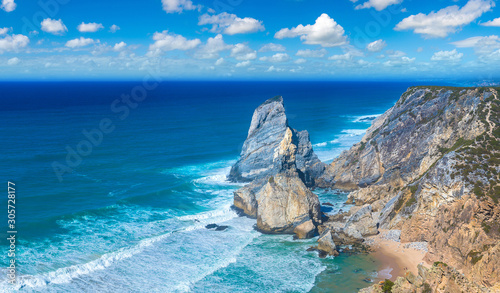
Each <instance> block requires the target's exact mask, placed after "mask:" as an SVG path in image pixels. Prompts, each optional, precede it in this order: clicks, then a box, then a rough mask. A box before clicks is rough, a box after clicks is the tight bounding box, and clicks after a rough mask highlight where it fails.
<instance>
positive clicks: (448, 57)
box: [431, 49, 464, 63]
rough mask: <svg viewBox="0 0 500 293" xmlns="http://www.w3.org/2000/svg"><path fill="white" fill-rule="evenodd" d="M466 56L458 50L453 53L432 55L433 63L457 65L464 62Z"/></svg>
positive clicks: (440, 52)
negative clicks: (441, 62) (442, 62)
mask: <svg viewBox="0 0 500 293" xmlns="http://www.w3.org/2000/svg"><path fill="white" fill-rule="evenodd" d="M463 56H464V54H462V53H458V51H457V49H453V50H452V51H439V52H436V53H434V55H432V57H431V60H432V61H445V62H450V63H457V62H460V61H461V60H462V57H463Z"/></svg>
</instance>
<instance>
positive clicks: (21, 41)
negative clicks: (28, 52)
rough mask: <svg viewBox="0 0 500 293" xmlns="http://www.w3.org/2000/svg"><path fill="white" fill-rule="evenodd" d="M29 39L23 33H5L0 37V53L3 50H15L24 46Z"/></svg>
mask: <svg viewBox="0 0 500 293" xmlns="http://www.w3.org/2000/svg"><path fill="white" fill-rule="evenodd" d="M29 42H30V40H29V39H28V37H27V36H25V35H7V36H5V37H4V38H1V39H0V54H3V53H4V52H11V51H12V52H17V51H19V50H20V49H22V48H24V47H26V46H27V45H28V44H29Z"/></svg>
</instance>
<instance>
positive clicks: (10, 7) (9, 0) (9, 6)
mask: <svg viewBox="0 0 500 293" xmlns="http://www.w3.org/2000/svg"><path fill="white" fill-rule="evenodd" d="M16 6H17V4H16V3H15V2H14V0H2V6H0V7H1V8H2V9H3V10H5V11H7V12H11V11H14V10H15V9H16Z"/></svg>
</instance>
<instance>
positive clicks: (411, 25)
mask: <svg viewBox="0 0 500 293" xmlns="http://www.w3.org/2000/svg"><path fill="white" fill-rule="evenodd" d="M494 6H495V2H493V1H492V0H469V2H467V4H465V6H463V7H462V8H460V7H458V6H457V5H453V6H448V7H446V8H443V9H441V10H439V11H437V12H434V11H433V12H431V13H429V14H423V13H419V14H416V15H411V16H409V17H407V18H405V19H403V20H402V21H401V22H400V23H398V24H397V25H396V27H395V28H394V29H395V30H398V31H402V30H413V32H414V33H416V34H421V35H422V36H423V37H425V38H438V37H440V38H444V37H446V36H448V35H449V34H451V33H454V32H456V31H457V30H460V29H461V27H463V26H465V25H467V24H469V23H471V22H473V21H474V20H476V19H477V18H478V17H480V16H481V15H482V14H483V13H484V12H487V11H489V10H490V9H491V8H492V7H494Z"/></svg>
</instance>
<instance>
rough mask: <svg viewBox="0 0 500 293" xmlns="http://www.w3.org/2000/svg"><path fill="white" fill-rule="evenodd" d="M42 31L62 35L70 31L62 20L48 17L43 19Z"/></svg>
mask: <svg viewBox="0 0 500 293" xmlns="http://www.w3.org/2000/svg"><path fill="white" fill-rule="evenodd" d="M41 25H42V31H44V32H47V33H51V34H54V35H62V34H64V33H65V32H67V31H68V28H67V27H66V26H65V25H64V23H63V22H62V20H60V19H58V20H55V19H51V18H46V19H44V20H43V21H42V23H41Z"/></svg>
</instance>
